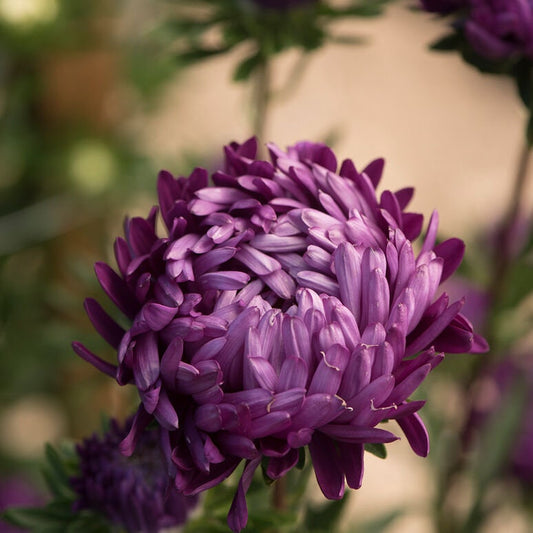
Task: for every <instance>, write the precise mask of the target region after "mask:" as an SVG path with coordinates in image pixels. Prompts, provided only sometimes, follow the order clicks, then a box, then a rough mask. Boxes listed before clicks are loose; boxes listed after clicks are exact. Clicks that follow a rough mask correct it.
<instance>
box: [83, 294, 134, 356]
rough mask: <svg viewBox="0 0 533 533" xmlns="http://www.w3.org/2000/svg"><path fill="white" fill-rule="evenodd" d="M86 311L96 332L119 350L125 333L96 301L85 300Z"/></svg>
mask: <svg viewBox="0 0 533 533" xmlns="http://www.w3.org/2000/svg"><path fill="white" fill-rule="evenodd" d="M85 311H86V312H87V315H88V316H89V319H90V321H91V322H92V324H93V326H94V328H95V329H96V331H97V332H98V333H99V334H100V335H101V336H102V337H103V338H104V340H106V341H107V342H108V343H109V344H110V345H111V346H112V347H113V348H115V349H118V347H119V345H120V341H121V340H122V337H123V336H124V333H125V331H124V330H123V329H122V328H121V327H120V326H119V325H118V324H117V323H116V322H115V321H114V320H113V319H112V318H111V317H110V316H109V315H108V314H107V313H106V312H105V311H104V309H103V308H102V306H101V305H100V304H99V303H98V302H97V301H96V300H93V299H92V298H87V299H86V300H85Z"/></svg>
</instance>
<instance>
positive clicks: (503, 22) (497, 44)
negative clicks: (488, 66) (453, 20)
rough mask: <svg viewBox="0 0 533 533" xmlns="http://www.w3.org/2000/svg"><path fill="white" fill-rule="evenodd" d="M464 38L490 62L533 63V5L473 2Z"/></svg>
mask: <svg viewBox="0 0 533 533" xmlns="http://www.w3.org/2000/svg"><path fill="white" fill-rule="evenodd" d="M465 34H466V37H467V39H468V41H469V42H470V44H471V45H472V48H473V49H474V50H475V51H476V52H477V53H478V54H480V55H481V56H483V57H486V58H488V59H505V58H508V57H511V56H526V57H528V58H530V59H533V1H532V0H470V14H469V17H468V19H467V21H466V23H465Z"/></svg>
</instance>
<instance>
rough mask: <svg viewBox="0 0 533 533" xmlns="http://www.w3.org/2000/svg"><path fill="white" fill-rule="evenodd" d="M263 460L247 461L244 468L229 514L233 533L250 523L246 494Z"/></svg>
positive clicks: (229, 524) (229, 523)
mask: <svg viewBox="0 0 533 533" xmlns="http://www.w3.org/2000/svg"><path fill="white" fill-rule="evenodd" d="M260 462H261V458H260V457H258V458H257V459H252V460H251V461H247V463H246V466H245V467H244V470H243V473H242V476H241V479H240V480H239V486H238V487H237V493H236V494H235V497H234V498H233V502H232V503H231V507H230V510H229V513H228V526H229V527H230V529H231V530H232V531H233V533H238V532H239V531H241V530H242V529H244V528H245V527H246V523H247V522H248V509H247V507H246V492H247V491H248V489H249V488H250V484H251V483H252V479H253V476H254V472H255V470H256V468H257V467H258V466H259V463H260Z"/></svg>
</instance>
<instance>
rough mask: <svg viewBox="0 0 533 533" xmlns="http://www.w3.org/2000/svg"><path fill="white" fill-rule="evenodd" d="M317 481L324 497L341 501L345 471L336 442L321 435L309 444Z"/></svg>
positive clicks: (317, 434) (316, 434)
mask: <svg viewBox="0 0 533 533" xmlns="http://www.w3.org/2000/svg"><path fill="white" fill-rule="evenodd" d="M309 452H310V453H311V460H312V461H313V469H314V471H315V475H316V479H317V481H318V484H319V486H320V488H321V490H322V493H323V494H324V496H325V497H326V498H328V499H330V500H340V499H341V498H342V497H343V495H344V470H343V467H342V466H341V465H342V459H341V458H340V457H339V456H338V452H337V450H336V448H335V442H334V441H333V440H332V439H330V438H329V437H327V436H326V435H322V434H320V433H315V435H313V439H312V440H311V442H310V443H309Z"/></svg>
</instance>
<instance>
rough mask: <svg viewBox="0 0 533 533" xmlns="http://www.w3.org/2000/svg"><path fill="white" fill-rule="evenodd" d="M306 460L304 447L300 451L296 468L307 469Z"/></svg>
mask: <svg viewBox="0 0 533 533" xmlns="http://www.w3.org/2000/svg"><path fill="white" fill-rule="evenodd" d="M305 459H306V454H305V447H304V446H302V447H301V448H299V449H298V462H297V463H296V468H297V469H298V470H303V469H304V467H305Z"/></svg>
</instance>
